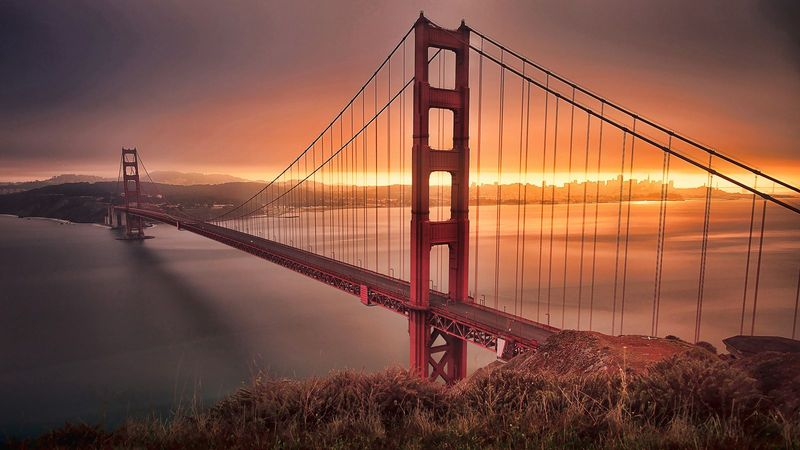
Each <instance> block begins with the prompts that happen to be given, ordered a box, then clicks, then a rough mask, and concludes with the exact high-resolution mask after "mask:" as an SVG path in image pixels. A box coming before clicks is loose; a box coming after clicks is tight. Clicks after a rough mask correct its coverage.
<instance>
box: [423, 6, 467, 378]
mask: <svg viewBox="0 0 800 450" xmlns="http://www.w3.org/2000/svg"><path fill="white" fill-rule="evenodd" d="M414 41H415V57H414V73H415V80H414V119H413V120H414V147H413V149H412V183H411V198H412V203H411V304H412V306H413V307H414V310H413V311H412V312H411V313H410V314H409V334H410V338H411V339H410V341H411V370H412V371H414V372H416V373H417V374H419V375H420V376H423V377H430V378H431V379H436V378H437V377H441V378H442V379H444V381H445V382H446V383H448V384H453V383H455V382H456V381H458V380H460V379H462V378H464V376H465V375H466V369H467V349H466V342H465V341H463V340H461V339H459V338H457V337H455V336H451V335H449V334H444V333H442V332H439V331H437V330H433V331H432V328H431V325H430V322H429V316H430V315H429V313H428V309H429V307H430V285H429V283H430V281H429V280H430V256H431V249H432V247H433V246H434V245H447V246H448V250H449V280H450V284H449V289H448V301H451V302H466V301H468V292H467V285H468V276H467V273H468V265H469V259H468V248H469V28H467V26H466V25H465V24H464V22H463V21H462V22H461V26H460V27H459V28H458V29H457V30H445V29H442V28H439V27H437V26H435V25H433V24H432V23H431V22H430V21H428V19H426V18H425V17H424V16H423V15H422V14H420V17H419V19H418V20H417V23H416V25H415V27H414ZM429 48H436V49H441V50H446V51H452V52H453V53H455V60H456V67H455V71H456V73H455V89H443V88H437V87H431V85H430V83H429V82H428V49H429ZM431 109H446V110H450V111H452V112H453V143H452V147H451V148H447V149H432V148H431V147H430V144H429V139H428V138H429V125H430V122H429V118H430V110H431ZM433 172H447V173H449V174H450V176H451V178H452V187H451V200H450V219H448V220H444V221H433V222H432V221H431V220H430V204H429V203H430V195H429V194H430V176H431V174H432V173H433ZM438 338H441V340H440V341H441V342H443V344H439V343H437V339H438Z"/></svg>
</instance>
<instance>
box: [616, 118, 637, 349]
mask: <svg viewBox="0 0 800 450" xmlns="http://www.w3.org/2000/svg"><path fill="white" fill-rule="evenodd" d="M633 132H634V133H636V118H635V117H634V118H633ZM635 151H636V136H635V135H631V164H630V168H629V169H628V210H627V213H626V214H627V217H626V218H625V253H624V256H623V258H622V259H623V263H622V301H621V302H620V308H619V334H622V327H623V325H625V294H626V293H627V287H628V243H629V242H630V238H631V206H633V204H632V203H631V200H632V199H631V196H632V195H633V159H634V156H635Z"/></svg>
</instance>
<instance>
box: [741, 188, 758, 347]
mask: <svg viewBox="0 0 800 450" xmlns="http://www.w3.org/2000/svg"><path fill="white" fill-rule="evenodd" d="M753 186H754V187H758V175H756V177H755V182H754V183H753ZM755 215H756V194H753V201H752V204H751V206H750V232H749V233H748V236H747V262H745V265H744V289H743V292H742V317H741V320H740V322H739V334H740V335H741V334H744V315H745V308H746V307H747V282H748V281H749V280H750V255H751V253H752V248H753V222H754V221H755Z"/></svg>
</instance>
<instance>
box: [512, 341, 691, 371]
mask: <svg viewBox="0 0 800 450" xmlns="http://www.w3.org/2000/svg"><path fill="white" fill-rule="evenodd" d="M692 349H696V347H695V346H693V345H691V344H689V343H686V342H683V341H680V340H674V339H661V338H655V337H650V336H638V335H630V336H608V335H605V334H601V333H596V332H592V331H570V330H567V331H561V332H559V333H558V334H555V335H553V336H551V337H550V338H549V339H548V340H547V341H546V342H545V343H544V344H542V346H541V347H539V349H538V351H536V352H529V353H525V354H522V355H520V356H517V357H516V358H514V359H512V360H511V361H509V362H508V363H507V364H505V365H504V366H502V367H500V368H499V369H500V370H534V371H548V372H553V373H558V374H562V375H569V374H574V375H581V374H587V373H594V372H603V371H605V372H609V373H611V372H615V373H616V372H619V371H620V370H625V371H626V372H627V373H642V372H644V371H646V370H647V367H649V366H650V365H652V364H654V363H656V362H658V361H662V360H664V359H666V358H669V357H671V356H673V355H676V354H679V353H684V352H688V351H690V350H692Z"/></svg>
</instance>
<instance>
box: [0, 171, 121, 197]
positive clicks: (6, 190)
mask: <svg viewBox="0 0 800 450" xmlns="http://www.w3.org/2000/svg"><path fill="white" fill-rule="evenodd" d="M98 181H111V179H110V178H103V177H97V176H94V175H76V174H63V175H56V176H54V177H51V178H48V179H46V180H34V181H20V182H16V183H4V182H1V181H0V194H10V193H13V192H22V191H29V190H31V189H38V188H41V187H45V186H55V185H58V184H66V183H96V182H98Z"/></svg>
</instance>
